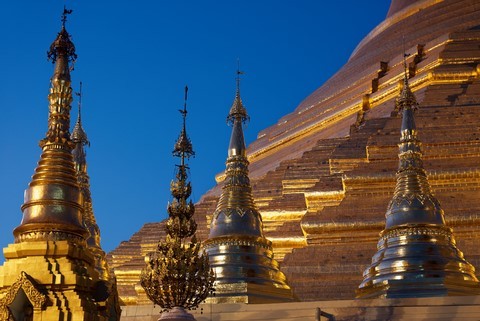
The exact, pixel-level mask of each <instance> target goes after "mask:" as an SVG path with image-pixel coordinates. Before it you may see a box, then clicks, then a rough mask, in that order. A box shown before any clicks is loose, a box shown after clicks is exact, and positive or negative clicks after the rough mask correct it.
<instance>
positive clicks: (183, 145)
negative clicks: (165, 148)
mask: <svg viewBox="0 0 480 321" xmlns="http://www.w3.org/2000/svg"><path fill="white" fill-rule="evenodd" d="M187 97H188V87H187V86H185V100H184V103H183V109H180V110H179V112H180V114H182V120H183V127H182V131H181V132H180V135H179V136H178V139H177V141H176V142H175V147H174V148H173V156H176V157H180V160H181V164H182V165H183V164H184V163H185V158H190V157H192V156H195V152H194V151H193V147H192V142H191V141H190V138H188V135H187V127H186V119H187Z"/></svg>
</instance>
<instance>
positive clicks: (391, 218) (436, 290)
mask: <svg viewBox="0 0 480 321" xmlns="http://www.w3.org/2000/svg"><path fill="white" fill-rule="evenodd" d="M406 56H407V55H405V57H404V69H405V76H404V81H403V88H402V90H401V93H400V96H399V97H398V98H397V100H396V111H398V112H401V113H402V125H401V130H400V131H401V137H400V144H399V145H398V146H399V154H398V158H399V164H398V171H397V174H396V180H397V182H396V187H395V192H394V195H393V198H392V200H391V201H390V204H389V205H388V208H387V212H386V214H385V217H386V224H385V229H384V230H383V231H382V232H381V233H380V240H379V241H378V244H377V249H378V250H377V253H376V254H375V255H374V256H373V258H372V264H371V265H370V266H369V267H368V268H367V269H366V270H365V272H364V273H363V282H362V283H361V284H360V286H359V288H358V290H357V298H378V297H385V298H402V297H432V296H450V295H478V294H480V284H479V282H478V280H477V278H476V276H475V268H474V267H473V266H472V265H471V264H470V263H469V262H467V261H466V260H465V259H464V257H463V253H462V252H461V251H460V250H459V249H458V248H457V246H456V243H455V237H454V235H453V232H452V229H451V228H450V227H448V226H446V225H445V219H444V213H443V210H442V208H441V206H440V203H439V202H438V200H437V199H436V198H435V197H434V196H433V194H432V192H431V188H430V184H429V182H428V180H427V175H426V173H425V170H424V168H423V162H422V151H421V142H420V140H419V139H418V137H417V134H418V133H417V128H416V126H415V118H414V111H415V110H416V109H417V108H418V103H417V101H416V98H415V96H414V94H413V93H412V91H411V89H410V86H409V82H408V77H407V64H406V59H405V58H406Z"/></svg>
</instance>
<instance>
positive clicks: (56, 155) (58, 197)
mask: <svg viewBox="0 0 480 321" xmlns="http://www.w3.org/2000/svg"><path fill="white" fill-rule="evenodd" d="M69 13H71V10H66V9H65V10H64V14H63V16H62V30H61V32H60V33H59V34H58V36H57V38H56V39H55V41H54V42H53V44H52V46H51V50H50V52H49V57H50V58H51V59H52V60H53V61H54V63H55V67H54V73H53V77H52V79H51V83H52V84H51V89H50V94H49V96H48V98H49V101H50V106H49V118H48V124H49V126H48V131H47V134H46V137H45V139H43V140H41V141H40V147H41V148H42V155H41V159H40V161H39V164H38V166H37V168H36V170H35V174H34V175H33V177H32V181H31V182H30V184H29V187H28V188H27V190H26V192H25V203H24V204H23V206H22V210H23V220H22V222H21V224H20V226H18V227H17V228H16V229H15V230H14V236H15V243H14V244H10V245H9V246H8V247H7V248H6V249H5V250H4V254H5V259H6V261H5V263H4V264H3V265H2V266H0V276H1V277H0V319H1V320H59V321H60V320H62V321H67V320H92V321H107V320H108V321H115V320H119V318H120V313H121V311H120V308H119V304H118V303H119V300H118V294H117V291H116V285H115V280H114V279H113V278H111V279H108V280H106V279H105V278H104V275H103V273H102V271H99V270H98V269H96V265H98V264H96V262H98V259H99V258H98V255H101V256H102V259H103V262H106V261H105V253H104V252H103V251H102V250H101V248H100V244H99V231H98V226H96V223H95V220H94V217H93V211H92V209H91V196H90V191H89V177H88V175H87V172H86V159H85V151H84V150H83V147H84V145H85V144H86V141H87V139H86V134H85V132H84V131H83V128H82V125H81V121H80V117H81V116H79V120H78V121H77V126H76V127H75V129H74V133H73V134H72V137H73V141H72V139H71V138H70V133H69V129H70V104H71V102H72V89H71V87H70V84H71V83H70V65H69V64H70V63H72V62H73V60H74V59H76V55H75V49H74V45H73V43H72V42H71V39H70V35H69V34H68V32H67V31H66V29H65V21H66V15H67V14H69ZM74 147H75V149H74ZM74 155H75V158H76V164H75V163H74V160H73V156H74ZM77 170H78V173H77ZM77 174H78V175H77ZM77 178H78V181H77ZM84 195H85V197H83V196H84ZM84 209H85V210H84ZM92 225H93V228H92ZM87 227H88V229H87ZM89 231H90V232H89ZM91 231H94V232H95V233H96V235H95V237H93V239H95V238H96V237H98V239H95V240H94V241H90V239H91V238H92V235H90V233H91ZM87 239H88V240H89V242H88V243H87ZM97 241H98V242H97ZM92 242H93V243H95V244H94V246H92ZM18 275H20V278H19V279H18V280H17V277H18Z"/></svg>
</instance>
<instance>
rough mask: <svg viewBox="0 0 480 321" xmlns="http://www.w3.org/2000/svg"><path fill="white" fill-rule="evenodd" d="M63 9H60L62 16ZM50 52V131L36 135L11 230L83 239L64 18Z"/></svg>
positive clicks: (21, 236) (18, 234) (19, 236)
mask: <svg viewBox="0 0 480 321" xmlns="http://www.w3.org/2000/svg"><path fill="white" fill-rule="evenodd" d="M65 10H66V9H65ZM67 13H68V12H65V11H64V16H65V15H66V14H67ZM48 56H49V58H50V59H51V60H52V61H53V62H54V63H55V67H54V74H53V77H52V80H51V84H52V85H51V89H50V94H49V96H48V99H49V101H50V106H49V117H48V131H47V133H46V137H45V138H44V139H42V140H41V141H40V147H41V148H42V155H41V159H40V161H39V163H38V167H37V168H36V169H35V174H34V175H33V177H32V181H31V182H30V185H29V187H28V189H27V190H26V191H25V202H24V204H23V205H22V211H23V219H22V223H21V224H20V226H18V227H17V228H16V229H15V230H14V235H15V239H16V242H21V241H22V240H26V239H28V240H32V241H35V240H37V241H43V240H61V239H68V238H74V239H75V240H76V241H79V242H81V241H82V239H83V242H84V241H85V237H86V236H87V235H88V231H87V230H86V229H85V227H84V225H83V221H82V212H83V208H82V204H83V199H82V193H81V192H80V189H79V187H78V184H77V178H76V172H75V167H74V164H73V158H72V153H71V152H72V149H73V147H74V144H73V143H72V141H71V139H70V133H69V129H70V108H71V107H70V104H71V102H72V88H71V87H70V83H71V82H70V66H69V62H71V61H73V60H75V59H76V57H77V56H76V54H75V46H74V45H73V43H72V41H71V37H70V35H69V33H68V32H67V30H66V28H65V23H63V25H62V30H61V31H60V32H59V33H58V35H57V38H56V39H55V41H54V42H53V43H52V45H51V47H50V51H49V54H48ZM68 235H71V236H68Z"/></svg>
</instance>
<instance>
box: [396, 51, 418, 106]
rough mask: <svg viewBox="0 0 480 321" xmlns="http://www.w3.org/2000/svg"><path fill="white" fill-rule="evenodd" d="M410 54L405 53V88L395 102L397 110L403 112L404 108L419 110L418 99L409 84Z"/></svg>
mask: <svg viewBox="0 0 480 321" xmlns="http://www.w3.org/2000/svg"><path fill="white" fill-rule="evenodd" d="M408 56H410V54H407V53H406V52H405V51H404V53H403V69H404V71H403V75H404V77H403V87H402V91H401V92H400V96H399V97H398V98H397V99H396V100H395V110H397V111H399V112H401V111H402V110H403V109H404V108H410V109H413V110H416V109H417V108H418V103H417V99H416V98H415V95H414V94H413V93H412V90H411V89H410V84H409V82H408V69H407V57H408Z"/></svg>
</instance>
